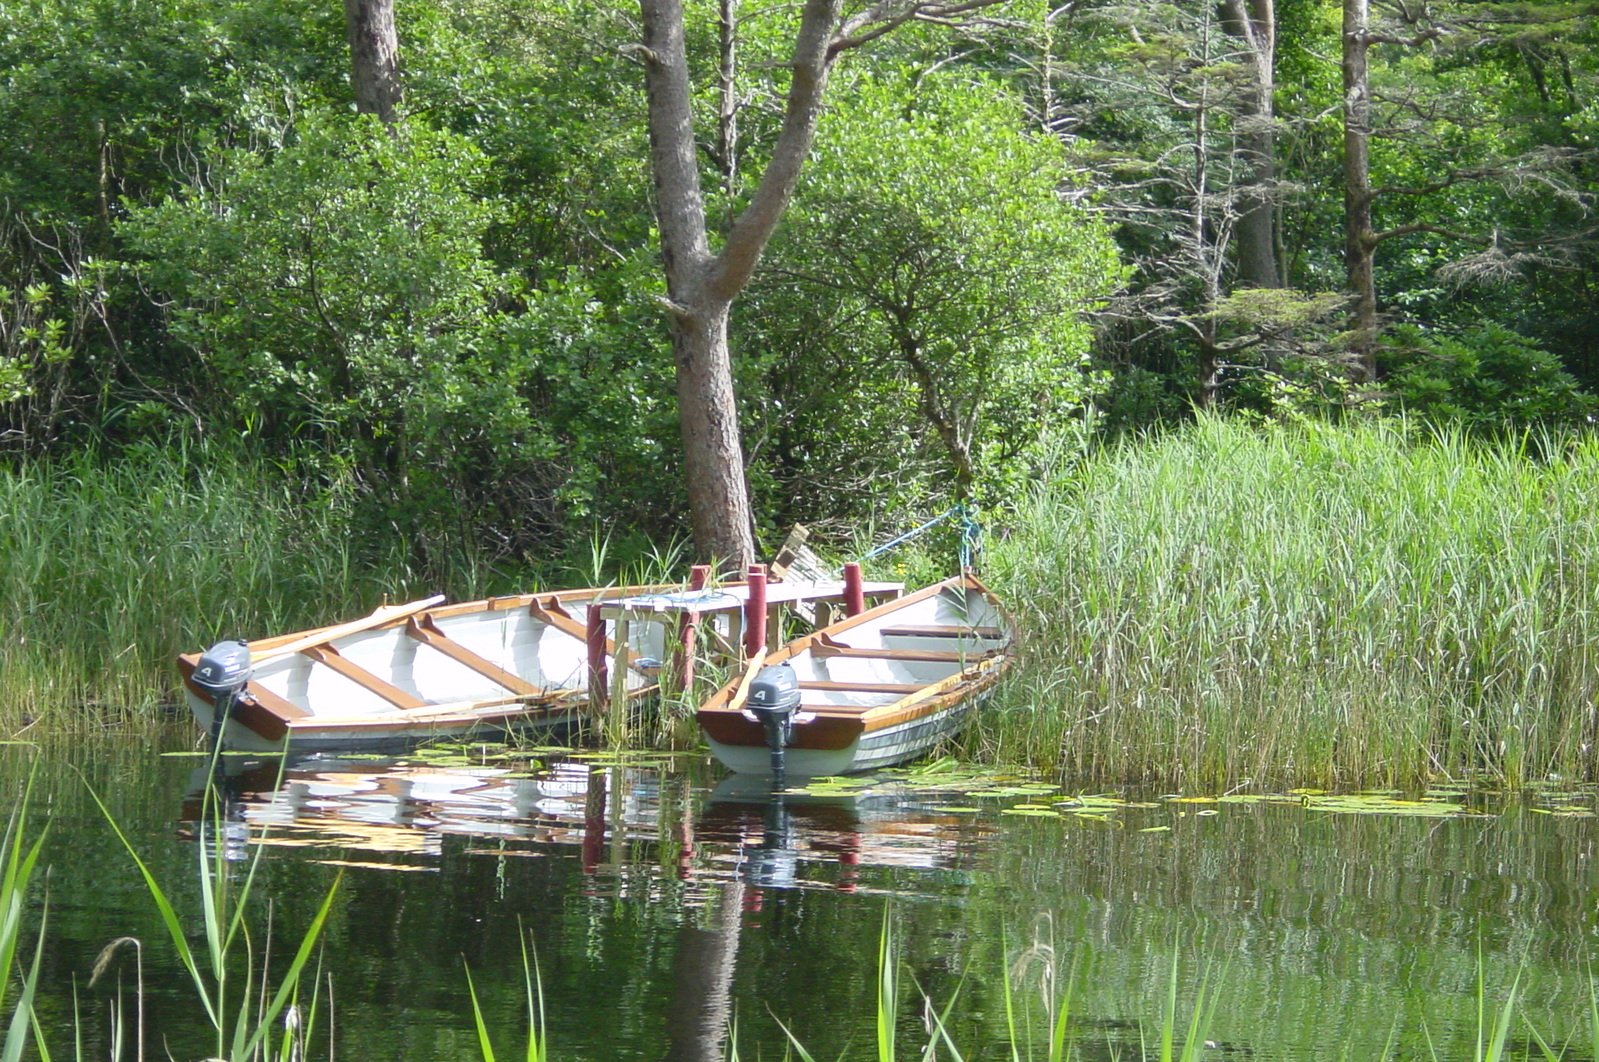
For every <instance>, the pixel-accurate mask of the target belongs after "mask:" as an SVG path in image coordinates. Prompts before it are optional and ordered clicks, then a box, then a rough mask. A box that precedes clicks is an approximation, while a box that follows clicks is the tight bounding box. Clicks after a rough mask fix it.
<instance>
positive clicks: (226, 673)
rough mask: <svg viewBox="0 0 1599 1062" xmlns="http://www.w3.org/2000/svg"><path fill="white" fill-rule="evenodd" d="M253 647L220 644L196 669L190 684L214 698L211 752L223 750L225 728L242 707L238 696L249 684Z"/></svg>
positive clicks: (205, 656)
mask: <svg viewBox="0 0 1599 1062" xmlns="http://www.w3.org/2000/svg"><path fill="white" fill-rule="evenodd" d="M250 672H251V666H250V647H249V646H248V645H246V644H245V643H244V642H238V641H230V642H218V643H217V644H215V645H213V646H212V647H211V648H209V649H207V650H206V651H205V653H204V654H203V655H202V656H201V657H200V662H199V663H198V664H195V665H194V674H192V675H190V676H189V681H190V682H192V683H194V685H195V686H197V687H199V689H200V692H202V693H204V694H205V695H206V696H208V697H210V698H211V748H212V749H213V750H215V749H217V748H219V747H220V743H221V741H222V725H223V723H225V722H227V720H228V717H229V716H231V715H232V714H233V708H234V706H235V705H237V704H238V703H239V693H240V692H241V691H242V690H243V689H244V685H245V683H247V682H249V681H250Z"/></svg>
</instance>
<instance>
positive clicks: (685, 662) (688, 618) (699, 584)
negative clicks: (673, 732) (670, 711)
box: [677, 564, 711, 693]
mask: <svg viewBox="0 0 1599 1062" xmlns="http://www.w3.org/2000/svg"><path fill="white" fill-rule="evenodd" d="M710 577H711V566H710V565H709V564H696V565H694V567H693V568H691V569H689V574H688V588H689V589H690V590H704V589H705V583H706V582H707V581H708V580H709V579H710ZM699 629H700V614H699V613H698V612H697V611H695V610H694V609H689V610H688V612H687V613H686V614H685V615H684V616H683V622H682V624H681V625H680V626H679V627H678V629H677V685H678V688H679V689H680V690H682V691H684V692H685V693H686V692H688V691H689V690H690V689H692V688H693V686H694V648H695V645H694V643H695V641H696V639H697V638H698V637H699Z"/></svg>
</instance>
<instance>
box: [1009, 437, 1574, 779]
mask: <svg viewBox="0 0 1599 1062" xmlns="http://www.w3.org/2000/svg"><path fill="white" fill-rule="evenodd" d="M1534 443H1536V445H1534ZM989 575H990V579H991V581H993V582H994V583H996V585H998V586H999V587H1000V588H1002V589H1003V590H1004V591H1005V593H1006V595H1007V599H1008V601H1009V602H1010V603H1011V605H1012V607H1013V608H1014V609H1015V611H1016V612H1017V614H1018V617H1019V621H1020V623H1021V625H1022V628H1023V632H1022V634H1023V643H1024V644H1023V661H1022V667H1020V668H1019V669H1018V670H1017V672H1016V678H1015V681H1013V682H1012V683H1010V685H1009V687H1008V690H1007V692H1006V693H1005V694H1004V695H1002V697H1001V698H1000V699H999V701H998V702H997V703H998V705H999V710H997V711H995V712H993V713H990V714H989V715H988V716H987V717H986V720H985V722H984V724H983V725H982V729H981V733H980V735H979V737H980V740H981V742H982V745H983V748H984V749H985V750H986V752H987V754H989V755H991V756H993V757H995V758H998V759H1002V760H1011V761H1026V762H1033V763H1036V764H1038V765H1039V766H1041V767H1044V768H1047V769H1052V770H1055V771H1058V772H1060V773H1061V774H1063V775H1065V776H1068V777H1072V778H1075V779H1078V780H1080V781H1082V782H1084V783H1091V782H1095V781H1133V780H1148V781H1155V780H1159V781H1161V782H1163V783H1166V784H1170V785H1174V786H1183V787H1188V788H1191V789H1207V788H1211V789H1220V788H1223V787H1231V786H1240V785H1247V784H1249V783H1258V784H1268V783H1275V784H1281V783H1284V782H1288V783H1298V784H1400V783H1414V782H1417V781H1420V780H1424V779H1436V778H1439V777H1446V776H1451V775H1456V774H1460V773H1463V772H1472V771H1480V770H1486V771H1491V772H1493V773H1494V774H1495V775H1497V776H1498V777H1499V778H1500V779H1502V780H1503V781H1504V782H1506V783H1508V784H1519V783H1522V782H1526V781H1529V780H1532V779H1537V778H1543V777H1545V776H1546V775H1549V774H1551V773H1558V774H1560V775H1564V776H1567V777H1583V778H1593V777H1596V776H1599V757H1596V754H1595V749H1594V739H1595V731H1596V725H1599V724H1596V715H1595V709H1594V702H1595V694H1596V689H1599V645H1596V633H1599V580H1596V575H1599V440H1595V439H1594V438H1591V437H1586V436H1583V437H1575V438H1572V439H1569V440H1547V439H1540V440H1530V441H1529V440H1527V439H1522V440H1511V441H1506V442H1500V443H1483V442H1479V441H1473V440H1468V439H1467V438H1465V437H1464V436H1461V435H1458V434H1448V433H1444V434H1423V433H1420V432H1417V431H1413V430H1409V429H1407V428H1406V426H1404V425H1402V424H1396V423H1368V424H1358V425H1354V426H1349V427H1338V426H1328V425H1301V426H1294V427H1283V428H1278V429H1272V430H1260V429H1257V428H1253V427H1249V426H1245V425H1242V424H1239V423H1237V422H1235V421H1228V420H1221V419H1211V418H1205V419H1202V420H1201V421H1200V422H1199V423H1198V424H1196V425H1194V426H1192V427H1191V428H1189V429H1187V430H1184V431H1180V432H1176V433H1173V434H1170V435H1166V436H1162V437H1158V438H1153V439H1149V440H1143V441H1137V442H1132V443H1127V444H1123V445H1117V446H1114V447H1111V448H1109V449H1106V450H1104V451H1103V452H1098V453H1094V454H1091V455H1088V456H1083V457H1080V458H1079V459H1077V460H1075V461H1073V462H1062V464H1061V467H1060V468H1059V469H1058V471H1057V472H1056V473H1055V474H1054V475H1052V476H1050V477H1048V478H1047V479H1046V480H1045V481H1043V482H1041V483H1039V484H1038V486H1037V488H1036V489H1035V490H1034V491H1033V492H1032V493H1031V494H1030V495H1029V496H1027V497H1025V498H1022V499H1019V500H1018V506H1017V510H1016V512H1015V516H1014V521H1013V530H1012V531H1011V533H1010V534H1009V535H1008V537H1005V538H1003V539H1002V540H1000V541H998V542H996V543H995V545H994V546H993V547H992V549H991V555H990V557H989Z"/></svg>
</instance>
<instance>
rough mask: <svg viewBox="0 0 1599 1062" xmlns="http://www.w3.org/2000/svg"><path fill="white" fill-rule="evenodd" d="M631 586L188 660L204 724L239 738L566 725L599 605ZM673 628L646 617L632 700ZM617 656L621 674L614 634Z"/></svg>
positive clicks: (379, 617)
mask: <svg viewBox="0 0 1599 1062" xmlns="http://www.w3.org/2000/svg"><path fill="white" fill-rule="evenodd" d="M624 592H636V589H635V590H634V591H618V590H610V591H600V590H565V591H561V592H558V593H547V594H525V595H517V596H512V597H498V598H489V599H487V600H483V601H471V602H464V603H459V604H445V603H444V600H443V598H442V597H434V598H428V599H426V600H423V601H415V602H412V603H410V604H406V605H392V606H386V607H384V608H380V609H378V610H377V611H375V612H373V613H372V614H371V615H370V616H367V617H364V618H362V619H359V620H355V621H353V622H350V623H343V624H339V625H336V626H332V627H322V628H317V629H315V630H309V631H300V632H297V633H294V634H285V635H280V636H278V637H275V638H267V639H264V640H260V641H253V642H249V643H243V642H224V643H220V644H219V645H217V646H214V647H213V648H212V649H211V650H209V651H208V652H207V653H205V654H198V653H196V654H185V655H183V656H180V657H179V658H178V667H179V670H180V671H182V673H183V680H184V693H185V696H186V698H187V700H188V703H189V707H190V709H191V710H192V711H193V713H194V717H195V719H196V721H197V722H198V723H199V724H200V726H201V727H202V728H204V729H206V730H208V731H210V732H211V733H212V735H213V737H214V738H217V739H219V740H220V741H221V743H222V745H223V747H225V748H230V749H238V750H244V751H255V752H275V751H280V750H283V749H285V748H292V749H293V750H294V751H296V752H316V751H328V750H342V749H351V748H360V749H382V748H394V747H404V746H410V745H415V744H418V743H420V742H423V741H427V740H430V739H434V738H442V737H452V736H458V735H464V734H468V733H503V732H504V731H507V730H510V729H516V728H522V727H529V726H533V727H549V728H560V727H564V726H566V725H569V724H571V723H573V722H576V721H577V720H579V719H580V718H581V717H582V713H583V710H584V707H585V705H586V703H587V698H588V682H589V671H588V643H587V627H586V624H587V619H588V610H589V609H590V608H591V607H598V606H599V604H600V603H601V602H602V600H610V599H614V598H615V597H616V596H617V595H618V594H619V593H624ZM640 628H642V629H640ZM665 637H666V635H665V628H664V625H662V624H654V625H647V624H646V625H637V626H635V628H634V630H633V632H632V633H631V636H630V639H629V640H630V645H629V646H628V647H626V648H624V650H623V653H622V656H623V659H624V660H625V662H626V668H627V673H626V679H625V683H626V687H627V691H628V695H629V697H633V696H637V695H640V694H642V693H644V692H646V691H647V690H649V689H653V688H654V677H653V675H654V667H653V666H652V664H653V660H659V659H660V658H661V652H662V648H663V646H664V642H665ZM605 655H606V660H607V667H608V668H611V669H612V670H613V671H614V659H615V655H616V648H615V646H614V645H613V644H612V643H611V641H610V639H606V643H605ZM651 658H653V660H652V659H651ZM219 704H220V705H222V706H223V710H222V711H220V712H219V711H218V705H219Z"/></svg>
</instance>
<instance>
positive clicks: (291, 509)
mask: <svg viewBox="0 0 1599 1062" xmlns="http://www.w3.org/2000/svg"><path fill="white" fill-rule="evenodd" d="M354 505H355V499H354V497H353V494H352V492H351V491H350V490H348V489H345V488H343V487H340V486H339V485H337V484H335V485H332V486H327V485H322V486H314V487H313V486H308V485H306V484H304V483H300V482H297V481H296V480H294V479H292V478H291V476H290V475H289V474H288V473H287V472H286V471H284V470H283V469H281V468H279V467H278V466H275V465H273V464H271V463H269V462H267V461H264V460H260V459H255V458H252V457H250V456H249V455H248V454H246V453H243V452H242V451H241V450H240V449H239V448H237V447H228V446H218V445H206V446H200V445H195V446H189V447H184V446H175V447H172V448H164V449H163V448H155V447H150V448H146V449H141V450H134V451H132V452H128V453H125V454H122V455H120V456H119V457H118V458H117V459H116V460H115V461H108V460H101V459H97V458H94V457H92V456H88V455H78V456H76V457H74V458H70V459H65V460H62V461H57V462H51V463H44V462H40V463H32V464H25V465H22V466H20V467H19V468H11V469H3V468H0V728H3V730H4V732H11V733H14V732H16V731H17V730H18V729H19V728H21V727H22V726H25V725H26V724H27V722H28V721H30V720H33V719H36V718H40V717H45V718H43V719H42V721H41V724H40V726H39V727H38V728H37V729H36V731H35V733H37V732H39V731H53V732H61V731H62V730H67V731H70V730H71V729H72V728H73V727H76V726H81V725H83V724H84V723H85V721H88V722H95V721H100V720H104V719H107V718H111V719H114V720H116V721H124V720H126V719H127V718H129V717H131V716H133V715H136V714H139V713H140V712H147V711H148V710H150V709H151V708H153V707H154V706H155V704H156V703H157V702H158V701H159V700H160V698H161V696H162V693H163V691H170V690H172V689H173V688H174V687H175V674H176V672H175V670H174V669H173V667H172V660H173V657H174V656H175V655H176V654H177V653H178V652H180V651H192V650H195V649H199V648H204V646H205V645H207V644H209V643H210V642H211V641H213V640H216V639H218V638H221V637H239V636H246V637H248V636H256V635H260V634H265V633H276V632H281V631H283V630H294V629H296V628H299V627H305V626H311V625H313V624H315V623H324V622H328V617H329V616H341V615H349V614H352V613H356V612H358V611H361V610H364V609H366V608H369V607H370V606H372V605H375V604H377V603H379V602H380V601H381V600H382V599H383V598H384V597H385V596H390V597H393V598H402V597H404V596H406V595H408V594H411V593H413V592H417V591H419V590H421V591H424V592H432V591H433V590H434V589H436V588H435V587H433V586H423V587H418V586H416V585H414V584H416V583H418V582H422V581H424V580H425V579H426V577H425V576H422V575H420V574H419V573H418V572H416V571H415V570H414V566H413V563H412V558H411V557H410V555H409V553H408V550H407V547H406V544H405V543H404V542H402V541H399V540H398V538H397V537H396V538H395V539H393V540H387V541H375V540H373V539H372V538H371V537H370V536H360V535H357V534H356V533H355V528H356V526H357V524H356V522H355V521H354V520H353V518H352V517H353V512H354ZM460 567H461V569H462V570H461V571H460V572H459V573H452V581H454V582H459V583H462V584H471V583H474V582H476V581H477V580H478V579H479V578H480V577H481V574H482V573H481V572H478V571H475V570H473V569H472V567H471V566H470V565H467V564H465V562H462V564H461V565H460ZM467 589H470V586H469V585H463V586H453V585H452V586H451V587H449V590H450V591H451V592H454V593H460V592H463V591H464V590H467ZM86 706H87V707H88V708H89V709H90V710H89V711H85V710H84V709H85V707H86Z"/></svg>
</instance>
